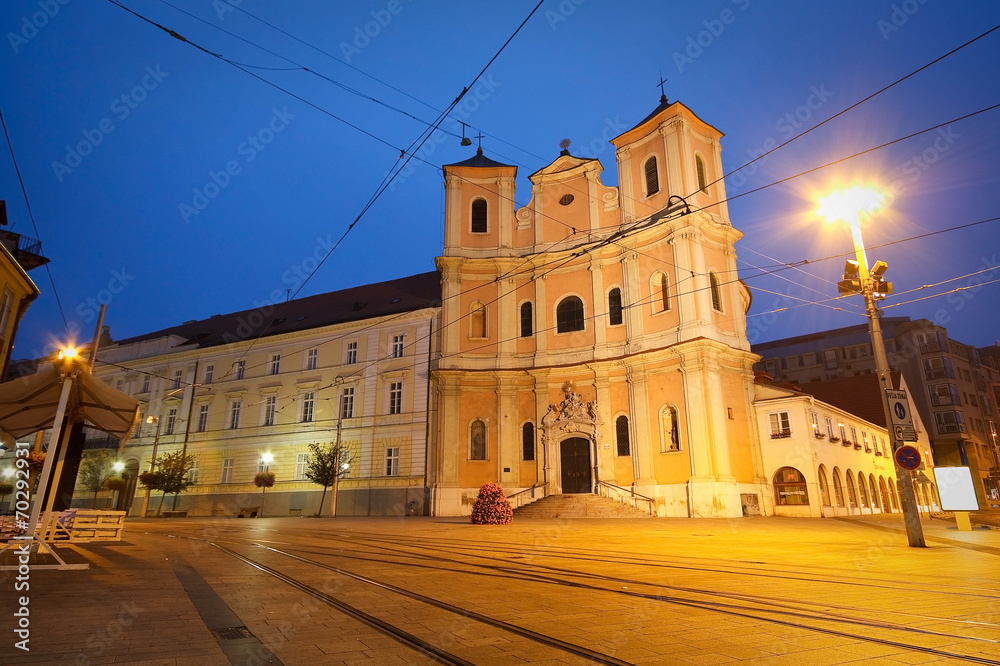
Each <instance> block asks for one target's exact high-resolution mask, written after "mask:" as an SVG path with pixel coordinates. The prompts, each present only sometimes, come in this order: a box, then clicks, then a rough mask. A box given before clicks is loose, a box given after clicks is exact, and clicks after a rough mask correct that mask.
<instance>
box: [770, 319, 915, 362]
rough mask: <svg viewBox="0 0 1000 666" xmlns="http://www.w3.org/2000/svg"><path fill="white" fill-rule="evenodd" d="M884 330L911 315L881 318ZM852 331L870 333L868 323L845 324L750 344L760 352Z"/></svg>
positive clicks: (828, 338) (826, 338)
mask: <svg viewBox="0 0 1000 666" xmlns="http://www.w3.org/2000/svg"><path fill="white" fill-rule="evenodd" d="M880 321H881V324H882V330H883V331H891V329H892V327H894V326H899V325H902V324H906V323H909V322H910V318H909V317H883V318H882V319H881V320H880ZM852 333H864V334H867V333H868V324H856V325H854V326H845V327H843V328H834V329H831V330H829V331H818V332H816V333H806V334H805V335H798V336H795V337H792V338H782V339H781V340H772V341H770V342H756V343H754V344H753V345H751V346H750V348H751V350H752V351H753V352H754V353H756V354H759V353H761V351H763V350H766V349H780V348H782V347H785V346H788V345H794V344H800V343H803V342H815V341H817V340H832V339H835V338H837V337H839V336H842V335H849V334H852Z"/></svg>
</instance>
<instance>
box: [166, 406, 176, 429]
mask: <svg viewBox="0 0 1000 666" xmlns="http://www.w3.org/2000/svg"><path fill="white" fill-rule="evenodd" d="M176 429H177V409H175V408H171V409H170V411H168V412H167V428H166V434H167V435H173V434H174V432H175V431H176Z"/></svg>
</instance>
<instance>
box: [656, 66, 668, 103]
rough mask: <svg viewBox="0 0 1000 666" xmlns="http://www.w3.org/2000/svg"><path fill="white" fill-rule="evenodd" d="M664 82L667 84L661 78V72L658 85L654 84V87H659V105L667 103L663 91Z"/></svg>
mask: <svg viewBox="0 0 1000 666" xmlns="http://www.w3.org/2000/svg"><path fill="white" fill-rule="evenodd" d="M666 82H667V80H666V79H665V78H663V72H660V82H659V83H658V84H656V85H658V86H660V103H661V104H663V103H666V101H667V93H665V92H664V91H663V84H664V83H666Z"/></svg>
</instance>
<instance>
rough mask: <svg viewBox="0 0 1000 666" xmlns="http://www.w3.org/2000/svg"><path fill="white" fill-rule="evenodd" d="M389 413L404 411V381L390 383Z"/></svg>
mask: <svg viewBox="0 0 1000 666" xmlns="http://www.w3.org/2000/svg"><path fill="white" fill-rule="evenodd" d="M389 413H390V414H402V413H403V382H392V383H391V384H389Z"/></svg>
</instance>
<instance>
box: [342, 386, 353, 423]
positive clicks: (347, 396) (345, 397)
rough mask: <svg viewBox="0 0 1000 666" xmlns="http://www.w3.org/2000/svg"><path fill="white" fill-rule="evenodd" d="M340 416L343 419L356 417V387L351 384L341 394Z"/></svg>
mask: <svg viewBox="0 0 1000 666" xmlns="http://www.w3.org/2000/svg"><path fill="white" fill-rule="evenodd" d="M340 418H342V419H352V418H354V387H353V386H350V387H347V388H345V389H344V392H343V393H341V394H340Z"/></svg>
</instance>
